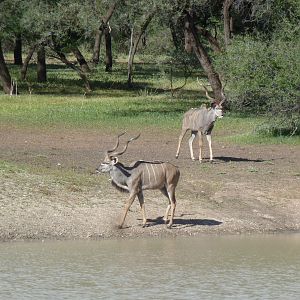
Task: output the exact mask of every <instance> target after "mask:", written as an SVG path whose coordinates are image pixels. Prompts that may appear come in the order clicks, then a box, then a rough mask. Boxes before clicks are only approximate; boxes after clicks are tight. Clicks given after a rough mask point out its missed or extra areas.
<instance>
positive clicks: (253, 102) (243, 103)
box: [216, 37, 300, 134]
mask: <svg viewBox="0 0 300 300" xmlns="http://www.w3.org/2000/svg"><path fill="white" fill-rule="evenodd" d="M299 53H300V39H299V38H297V39H296V41H295V40H293V41H287V40H281V39H278V40H275V41H273V42H271V41H263V40H259V39H254V38H251V37H244V38H243V39H240V40H235V41H234V42H233V44H232V45H231V46H230V47H229V48H228V51H227V52H226V53H225V54H222V55H220V56H218V57H216V64H217V67H218V69H219V70H222V71H220V73H222V74H223V78H225V80H226V81H227V86H226V88H227V89H228V91H227V95H228V98H229V101H228V102H229V106H230V109H231V110H233V111H237V112H246V113H255V114H264V115H267V116H270V123H269V126H267V127H265V128H268V129H267V130H266V131H267V132H268V133H272V134H286V133H289V134H291V133H292V134H299V133H300V128H299V127H300V126H299V125H300V121H299V119H300V118H299V117H300V108H299V105H300V104H299V103H300V90H299V87H300V72H299V71H300V60H299Z"/></svg>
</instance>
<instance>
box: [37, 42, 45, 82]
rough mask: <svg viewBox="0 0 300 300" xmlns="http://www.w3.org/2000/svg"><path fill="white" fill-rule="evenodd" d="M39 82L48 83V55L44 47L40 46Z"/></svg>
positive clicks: (38, 58) (38, 60)
mask: <svg viewBox="0 0 300 300" xmlns="http://www.w3.org/2000/svg"><path fill="white" fill-rule="evenodd" d="M37 81H38V82H46V81H47V66H46V54H45V47H44V46H40V47H39V48H38V51H37Z"/></svg>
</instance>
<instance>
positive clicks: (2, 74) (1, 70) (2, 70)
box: [0, 40, 11, 94]
mask: <svg viewBox="0 0 300 300" xmlns="http://www.w3.org/2000/svg"><path fill="white" fill-rule="evenodd" d="M0 80H1V83H2V86H3V91H4V93H5V94H10V92H11V77H10V74H9V71H8V69H7V66H6V63H5V59H4V55H3V51H2V45H1V40H0Z"/></svg>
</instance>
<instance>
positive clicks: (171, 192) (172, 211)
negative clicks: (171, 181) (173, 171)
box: [167, 185, 176, 228]
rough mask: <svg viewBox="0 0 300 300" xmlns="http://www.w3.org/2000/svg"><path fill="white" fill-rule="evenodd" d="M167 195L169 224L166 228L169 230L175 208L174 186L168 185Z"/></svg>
mask: <svg viewBox="0 0 300 300" xmlns="http://www.w3.org/2000/svg"><path fill="white" fill-rule="evenodd" d="M168 195H169V199H170V201H171V217H170V222H169V224H168V225H167V227H168V228H171V227H172V225H173V219H174V214H175V208H176V198H175V186H174V185H170V186H169V187H168Z"/></svg>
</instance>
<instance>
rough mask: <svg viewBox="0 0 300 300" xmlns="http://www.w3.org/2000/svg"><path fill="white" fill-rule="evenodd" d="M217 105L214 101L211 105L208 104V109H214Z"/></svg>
mask: <svg viewBox="0 0 300 300" xmlns="http://www.w3.org/2000/svg"><path fill="white" fill-rule="evenodd" d="M217 105H218V103H217V102H216V101H214V102H212V103H211V104H210V107H211V108H216V106H217Z"/></svg>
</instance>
